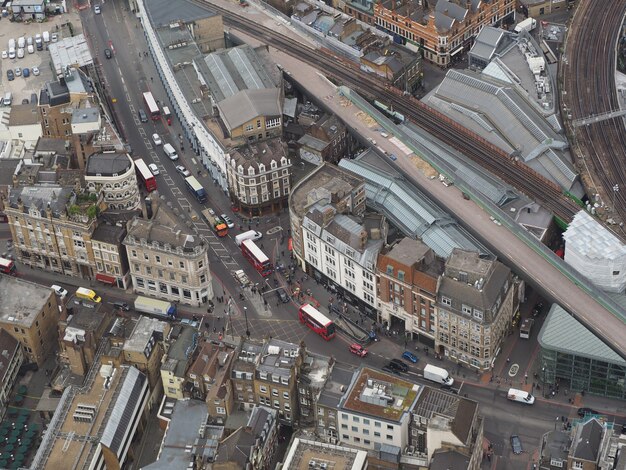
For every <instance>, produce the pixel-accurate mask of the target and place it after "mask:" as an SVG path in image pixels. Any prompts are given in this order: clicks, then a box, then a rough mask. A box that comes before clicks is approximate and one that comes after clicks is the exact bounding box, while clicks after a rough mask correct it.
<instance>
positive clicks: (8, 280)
mask: <svg viewBox="0 0 626 470" xmlns="http://www.w3.org/2000/svg"><path fill="white" fill-rule="evenodd" d="M16 292H18V293H19V295H15V293H16ZM51 298H52V299H53V301H54V303H56V300H55V299H54V293H53V291H52V289H50V288H48V287H46V286H42V285H41V284H35V283H34V282H30V281H26V280H24V279H19V278H17V277H13V276H0V299H2V301H1V302H0V321H2V322H4V323H5V324H15V325H20V326H23V327H26V328H30V327H31V325H32V324H33V322H34V321H35V319H36V318H37V316H38V315H39V312H40V311H41V310H42V309H43V308H44V307H45V306H46V304H47V303H48V302H50V299H51Z"/></svg>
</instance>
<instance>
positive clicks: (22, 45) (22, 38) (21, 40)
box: [17, 36, 26, 49]
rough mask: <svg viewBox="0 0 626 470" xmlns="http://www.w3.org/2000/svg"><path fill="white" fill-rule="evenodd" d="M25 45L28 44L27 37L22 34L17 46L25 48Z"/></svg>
mask: <svg viewBox="0 0 626 470" xmlns="http://www.w3.org/2000/svg"><path fill="white" fill-rule="evenodd" d="M24 46H26V38H25V37H24V36H20V37H19V38H18V39H17V47H21V48H22V49H24Z"/></svg>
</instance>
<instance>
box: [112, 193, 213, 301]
mask: <svg viewBox="0 0 626 470" xmlns="http://www.w3.org/2000/svg"><path fill="white" fill-rule="evenodd" d="M127 230H128V234H127V235H126V238H125V239H124V245H125V246H126V254H127V256H128V262H129V264H130V272H131V277H132V281H133V287H134V290H135V292H136V293H137V294H140V295H147V296H150V297H157V298H159V299H163V300H168V301H172V302H180V303H181V304H186V305H193V306H200V305H202V304H205V303H206V302H208V301H209V300H211V299H212V298H213V286H212V283H211V272H210V270H209V258H208V252H207V244H206V242H205V241H204V240H203V239H202V238H201V237H200V236H199V235H198V234H196V233H193V232H191V231H190V229H188V228H187V227H186V226H185V225H182V224H181V223H180V222H179V220H178V218H177V217H176V216H175V215H174V214H173V213H171V212H170V211H169V210H168V209H167V208H166V207H164V206H160V205H158V204H157V200H156V199H155V200H154V203H153V216H152V219H150V220H145V219H140V218H134V219H133V220H131V221H130V222H129V223H128V225H127Z"/></svg>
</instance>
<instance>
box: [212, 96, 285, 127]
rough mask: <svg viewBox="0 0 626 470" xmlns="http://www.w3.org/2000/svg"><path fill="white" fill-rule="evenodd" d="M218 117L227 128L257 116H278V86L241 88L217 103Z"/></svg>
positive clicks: (239, 124) (279, 110) (280, 103)
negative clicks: (251, 88) (253, 88)
mask: <svg viewBox="0 0 626 470" xmlns="http://www.w3.org/2000/svg"><path fill="white" fill-rule="evenodd" d="M217 108H218V109H219V112H220V117H221V118H222V121H223V122H224V124H225V125H226V127H227V128H228V129H229V130H232V129H235V128H237V127H240V126H242V125H243V124H245V123H247V122H249V121H251V120H253V119H255V118H257V117H259V116H265V117H280V116H281V115H282V114H283V110H282V92H281V90H280V89H278V88H270V89H260V90H242V91H239V92H237V93H236V94H234V95H232V96H228V97H226V98H224V99H223V100H221V101H220V102H219V103H218V104H217Z"/></svg>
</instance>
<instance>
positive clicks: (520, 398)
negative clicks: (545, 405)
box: [506, 388, 535, 405]
mask: <svg viewBox="0 0 626 470" xmlns="http://www.w3.org/2000/svg"><path fill="white" fill-rule="evenodd" d="M506 397H507V398H508V399H509V400H511V401H517V402H520V403H524V404H525V405H532V404H533V403H535V397H533V396H532V395H531V394H530V393H528V392H526V391H524V390H518V389H516V388H510V389H509V391H508V393H507V394H506Z"/></svg>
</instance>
